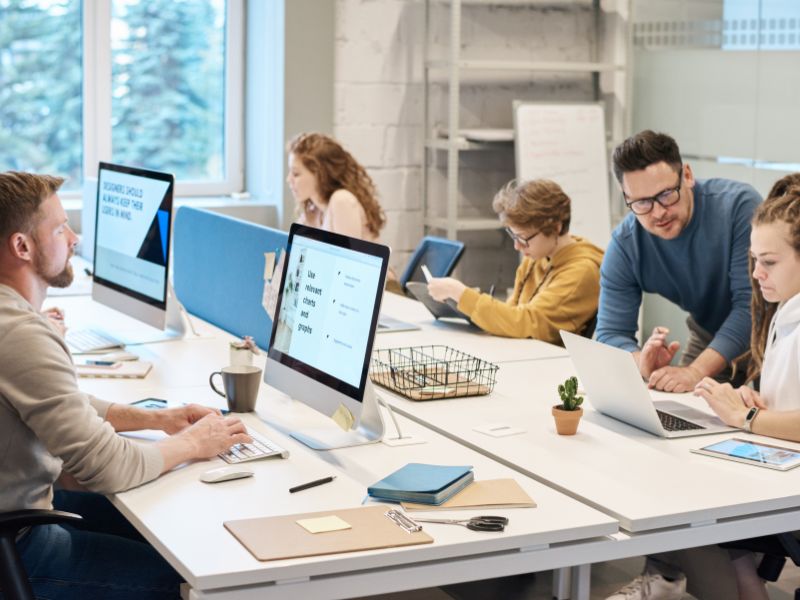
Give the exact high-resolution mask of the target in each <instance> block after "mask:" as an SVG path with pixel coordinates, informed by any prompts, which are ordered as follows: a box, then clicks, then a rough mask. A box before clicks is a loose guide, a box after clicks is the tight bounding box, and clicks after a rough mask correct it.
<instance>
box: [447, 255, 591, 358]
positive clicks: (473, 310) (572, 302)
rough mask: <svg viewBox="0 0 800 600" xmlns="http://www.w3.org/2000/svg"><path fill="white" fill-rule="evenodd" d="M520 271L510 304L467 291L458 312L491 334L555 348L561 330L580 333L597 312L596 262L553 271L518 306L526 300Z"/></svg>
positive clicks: (583, 261)
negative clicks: (536, 341) (540, 342)
mask: <svg viewBox="0 0 800 600" xmlns="http://www.w3.org/2000/svg"><path fill="white" fill-rule="evenodd" d="M523 271H526V269H523V268H522V267H521V268H520V269H519V270H518V271H517V280H516V282H515V294H514V296H513V297H512V298H511V299H510V303H508V304H507V303H504V302H500V301H499V300H495V299H494V298H492V297H491V296H489V295H488V294H480V293H478V292H476V291H475V290H473V289H469V288H468V289H467V290H465V291H464V294H463V295H462V296H461V299H460V300H459V302H458V309H459V310H460V311H462V312H463V313H465V314H467V315H469V317H470V319H472V321H473V323H475V324H476V325H477V326H478V327H480V328H481V329H483V330H484V331H487V332H489V333H491V334H494V335H502V336H506V337H514V338H535V339H539V340H542V341H545V342H550V343H554V344H561V338H560V337H559V335H558V331H559V330H560V329H564V330H566V331H572V332H579V331H580V330H581V329H583V327H584V326H585V324H586V323H587V322H588V321H589V320H590V319H591V318H592V317H593V316H594V314H595V313H596V312H597V302H598V297H599V294H600V270H599V265H598V264H597V263H596V262H595V261H592V260H588V259H579V260H573V261H570V262H568V263H566V264H564V265H562V266H560V267H558V268H555V267H554V268H553V269H552V270H551V271H550V273H549V274H547V275H546V277H545V281H544V282H543V283H542V285H541V287H540V288H539V290H538V292H536V294H535V295H534V296H533V297H532V298H531V299H530V301H527V302H525V303H522V304H520V303H519V299H520V297H521V298H525V291H524V290H523V291H522V294H520V289H519V288H520V278H521V277H524V276H525V273H524V272H523ZM529 283H533V282H529ZM537 283H538V282H537ZM525 287H526V288H527V287H528V286H527V285H526V286H525Z"/></svg>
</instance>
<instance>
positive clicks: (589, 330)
mask: <svg viewBox="0 0 800 600" xmlns="http://www.w3.org/2000/svg"><path fill="white" fill-rule="evenodd" d="M595 329H597V313H594V314H593V315H592V318H591V319H589V320H588V321H587V322H586V325H584V326H583V330H582V331H581V335H582V336H583V337H585V338H588V339H592V336H594V330H595Z"/></svg>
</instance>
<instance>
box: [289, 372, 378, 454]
mask: <svg viewBox="0 0 800 600" xmlns="http://www.w3.org/2000/svg"><path fill="white" fill-rule="evenodd" d="M384 429H385V428H384V424H383V417H382V416H381V411H380V409H379V408H378V398H377V396H376V395H375V388H373V387H372V382H371V381H370V380H369V378H367V383H366V385H365V386H364V399H363V405H362V407H361V418H360V419H359V420H358V425H357V426H356V428H355V429H351V430H350V431H342V430H341V429H339V428H334V427H319V428H315V429H303V430H300V431H293V432H292V433H291V436H292V437H293V438H295V439H296V440H299V441H301V442H303V443H304V444H305V445H306V446H308V447H309V448H313V449H314V450H335V449H337V448H349V447H351V446H361V445H364V444H374V443H376V442H380V441H381V440H382V439H383V433H384Z"/></svg>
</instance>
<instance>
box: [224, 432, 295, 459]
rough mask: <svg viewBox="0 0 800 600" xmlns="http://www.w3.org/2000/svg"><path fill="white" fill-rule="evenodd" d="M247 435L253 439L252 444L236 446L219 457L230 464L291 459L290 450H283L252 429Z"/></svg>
mask: <svg viewBox="0 0 800 600" xmlns="http://www.w3.org/2000/svg"><path fill="white" fill-rule="evenodd" d="M247 435H249V436H250V437H251V438H253V443H252V444H236V445H235V446H232V447H231V449H230V450H228V451H227V452H220V453H219V457H220V458H221V459H222V460H224V461H225V462H226V463H230V464H236V463H242V462H247V461H249V460H259V459H261V458H272V457H279V458H289V451H288V450H285V449H284V448H281V447H280V446H279V445H278V444H276V443H275V442H273V441H272V440H269V439H267V438H265V437H264V436H263V435H261V434H259V433H256V432H255V431H253V430H252V429H249V430H248V431H247Z"/></svg>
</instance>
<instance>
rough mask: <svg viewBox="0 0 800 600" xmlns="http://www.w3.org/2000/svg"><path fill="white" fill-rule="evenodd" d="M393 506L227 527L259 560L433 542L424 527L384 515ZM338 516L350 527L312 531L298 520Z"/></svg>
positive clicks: (243, 522)
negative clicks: (407, 526) (410, 528)
mask: <svg viewBox="0 0 800 600" xmlns="http://www.w3.org/2000/svg"><path fill="white" fill-rule="evenodd" d="M389 508H390V507H388V506H385V505H379V506H361V507H358V508H344V509H341V510H328V511H323V512H314V513H305V514H296V515H283V516H280V517H263V518H259V519H241V520H238V521H226V522H225V523H224V525H225V528H226V529H227V530H228V531H230V532H231V533H232V534H233V536H234V537H235V538H236V539H237V540H239V542H241V543H242V545H243V546H244V547H245V548H247V549H248V550H249V551H250V553H251V554H252V555H253V556H255V557H256V558H257V559H258V560H279V559H283V558H300V557H303V556H318V555H321V554H336V553H339V552H356V551H358V550H376V549H379V548H394V547H397V546H414V545H417V544H430V543H431V542H433V538H432V537H431V536H429V535H428V534H427V533H425V532H424V531H415V532H413V533H408V532H406V531H405V530H404V529H403V528H402V527H400V526H399V525H397V524H396V523H395V522H394V521H392V520H391V519H390V518H389V517H387V516H386V515H385V513H386V511H387V510H389ZM329 516H336V517H339V518H340V519H343V520H344V521H346V522H347V523H348V524H349V525H350V529H341V530H338V531H329V532H325V533H310V532H308V531H307V530H306V529H304V528H303V527H302V526H301V525H298V523H297V521H298V520H300V519H313V518H318V517H329Z"/></svg>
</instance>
